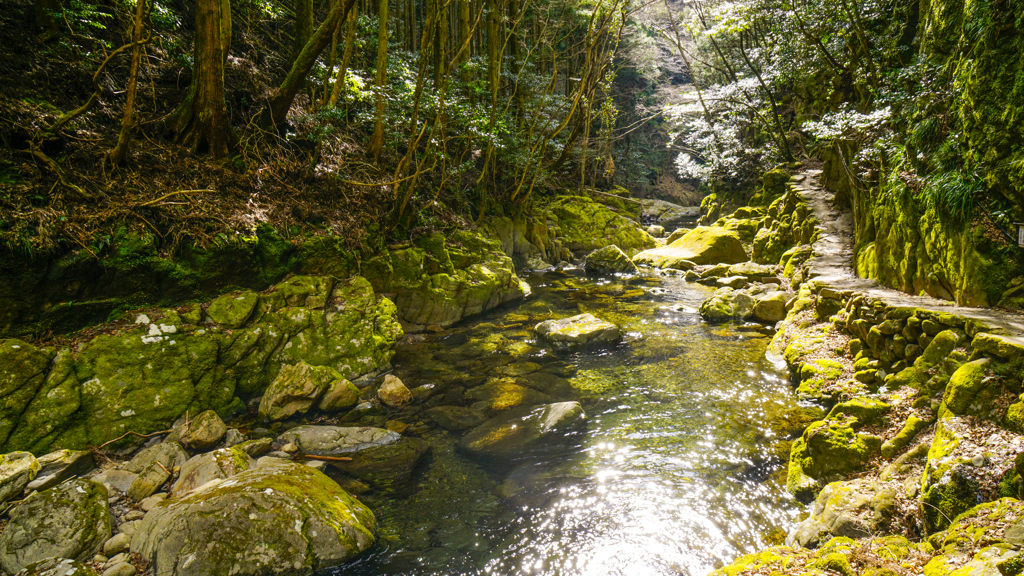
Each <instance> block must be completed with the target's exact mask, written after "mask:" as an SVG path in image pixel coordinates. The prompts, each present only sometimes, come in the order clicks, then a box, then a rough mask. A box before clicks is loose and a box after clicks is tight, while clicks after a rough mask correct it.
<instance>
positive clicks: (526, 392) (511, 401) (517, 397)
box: [466, 378, 553, 415]
mask: <svg viewBox="0 0 1024 576" xmlns="http://www.w3.org/2000/svg"><path fill="white" fill-rule="evenodd" d="M466 398H467V399H468V400H472V401H473V402H475V403H474V404H473V408H474V409H479V410H481V411H483V412H485V413H487V414H488V415H491V414H493V413H495V412H500V411H502V410H508V409H510V408H518V407H520V406H533V405H535V404H544V403H547V402H551V401H552V400H553V398H551V397H550V396H548V395H547V394H545V393H543V392H539V391H537V390H534V389H533V388H527V387H525V386H521V385H519V384H516V382H515V381H513V380H512V379H510V378H495V379H492V380H489V381H488V382H486V383H485V384H483V385H481V386H477V387H476V388H471V389H470V390H468V391H467V392H466Z"/></svg>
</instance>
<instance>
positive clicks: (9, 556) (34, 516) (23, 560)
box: [0, 479, 110, 574]
mask: <svg viewBox="0 0 1024 576" xmlns="http://www.w3.org/2000/svg"><path fill="white" fill-rule="evenodd" d="M9 515H10V519H11V520H10V524H8V525H7V526H6V527H5V528H4V531H3V532H2V533H0V568H2V569H3V570H4V572H6V573H8V574H14V573H16V572H18V571H19V570H21V569H22V568H24V567H26V566H28V565H29V564H32V563H34V562H38V561H40V560H45V559H47V558H70V559H72V560H82V561H84V560H88V559H90V558H92V556H93V554H96V553H97V552H99V551H100V548H101V547H102V546H103V543H104V542H106V541H107V540H108V539H109V538H110V510H109V508H108V505H107V489H106V488H104V487H103V485H102V484H98V483H96V482H92V481H90V480H81V479H80V480H72V481H71V482H66V483H64V484H61V485H60V486H57V487H56V488H51V489H49V490H44V491H43V492H37V493H35V494H33V495H31V496H29V497H28V498H27V499H26V500H25V501H24V502H22V503H21V504H19V505H17V506H15V507H14V508H13V509H12V510H11V511H10V514H9Z"/></svg>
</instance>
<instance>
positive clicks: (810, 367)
mask: <svg viewBox="0 0 1024 576" xmlns="http://www.w3.org/2000/svg"><path fill="white" fill-rule="evenodd" d="M845 370H846V367H845V366H843V364H842V363H841V362H839V361H837V360H832V359H830V358H815V359H814V360H811V361H809V362H801V363H800V367H799V369H798V371H797V379H798V380H799V382H800V383H799V384H798V385H797V389H796V393H797V395H798V396H800V397H801V398H804V399H814V400H822V399H830V398H832V397H833V396H834V395H835V392H834V391H833V390H832V389H831V388H832V385H833V384H835V383H836V381H837V380H839V377H840V376H842V375H843V372H844V371H845Z"/></svg>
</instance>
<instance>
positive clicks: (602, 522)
mask: <svg viewBox="0 0 1024 576" xmlns="http://www.w3.org/2000/svg"><path fill="white" fill-rule="evenodd" d="M528 281H530V283H531V285H533V286H534V289H535V292H534V293H535V296H534V297H533V298H531V299H530V300H529V301H527V302H525V303H523V304H521V305H519V306H517V307H515V308H513V309H506V310H503V311H500V312H497V313H493V314H491V315H489V316H487V317H485V318H483V319H482V320H480V321H477V322H473V323H469V324H467V325H465V326H462V327H460V328H458V329H456V330H453V331H449V332H447V333H444V334H443V335H440V336H429V337H424V338H422V339H419V341H417V342H415V343H412V344H408V345H405V346H403V349H402V350H401V351H400V353H399V354H398V356H396V360H395V365H396V371H397V372H398V373H399V376H400V377H402V378H403V380H405V381H406V382H410V383H416V384H422V383H426V382H432V383H435V384H436V385H437V387H438V388H439V391H438V393H437V394H436V395H435V397H436V398H444V402H445V403H460V402H461V403H463V404H465V403H466V400H465V398H466V397H465V396H464V394H465V390H466V389H469V388H472V387H473V386H477V385H479V384H482V383H483V382H485V381H487V382H490V381H492V380H493V379H499V378H503V379H512V380H515V381H516V382H520V383H523V384H524V385H526V386H530V387H531V388H533V389H538V387H540V388H541V389H543V390H545V391H546V393H550V394H551V395H552V396H553V397H566V396H568V397H573V398H577V399H579V400H580V402H581V403H583V405H584V407H585V409H586V411H587V414H588V415H589V432H588V433H587V434H586V435H585V436H584V437H582V438H581V440H580V441H579V444H578V445H577V446H575V449H574V450H572V451H570V452H568V453H559V454H558V455H557V456H554V455H549V456H546V457H544V458H541V459H534V460H532V461H521V462H517V463H514V464H510V465H507V466H501V467H496V466H493V465H491V466H483V465H480V464H478V463H474V462H471V461H468V460H466V459H465V458H464V457H462V456H461V455H459V454H456V453H455V451H454V447H453V446H454V443H455V442H456V441H457V440H458V437H457V435H453V434H450V433H448V432H445V431H443V430H434V431H431V432H430V433H428V435H427V436H426V437H425V438H426V439H427V440H428V441H430V442H431V443H432V444H433V445H434V446H435V456H434V459H433V461H432V463H431V464H430V465H429V467H428V469H427V470H426V471H425V472H424V474H423V476H422V478H421V479H420V482H419V485H418V486H417V487H416V489H415V490H414V491H413V492H412V494H411V495H409V496H403V497H387V496H382V495H374V494H370V495H366V496H361V498H362V499H364V501H366V502H367V504H368V505H370V506H371V507H372V508H373V509H374V512H375V513H376V514H377V517H378V520H379V522H380V536H381V538H380V543H379V544H378V545H377V546H376V547H375V549H374V550H373V552H372V553H371V554H370V555H368V556H366V557H364V558H362V559H361V560H359V561H358V562H356V563H355V564H353V565H349V566H345V567H342V568H341V569H340V570H335V571H334V572H335V573H339V574H340V573H344V574H403V575H406V574H416V575H420V574H422V575H435V574H436V575H442V574H443V575H453V574H467V575H470V574H473V575H478V574H537V575H551V576H556V575H557V576H570V575H580V576H586V575H634V574H636V575H640V574H643V575H645V576H647V575H658V574H665V575H670V574H686V575H698V574H705V573H707V572H708V571H710V570H712V569H713V568H715V567H716V566H719V565H721V563H722V562H728V561H730V560H731V559H733V558H735V557H736V556H738V555H740V554H742V553H745V552H749V551H753V550H755V549H757V548H760V547H763V546H764V545H766V544H772V543H775V542H777V541H778V540H779V539H780V538H781V536H782V535H783V534H784V532H785V529H786V528H787V527H788V526H789V525H790V524H791V523H792V522H793V521H794V519H795V518H796V515H797V514H798V510H799V509H798V506H797V505H796V503H795V502H794V501H793V500H792V499H791V498H790V497H789V496H788V494H786V492H785V488H784V482H785V479H784V476H783V468H784V465H785V458H786V455H787V454H788V448H789V442H788V441H789V439H790V438H792V437H793V435H794V434H796V433H798V432H799V430H801V429H802V428H803V427H804V426H805V425H806V424H807V422H808V421H809V419H810V418H811V417H812V416H813V415H814V413H813V412H814V411H813V410H812V409H809V408H806V407H802V406H800V405H799V404H798V403H797V401H796V399H795V397H794V396H793V395H792V394H791V392H790V390H789V386H788V383H787V382H786V379H785V374H784V373H783V372H781V371H780V370H779V369H778V367H776V366H775V365H773V364H772V363H771V362H769V361H768V360H766V359H765V357H764V350H765V347H766V345H767V343H768V340H769V336H768V335H767V334H765V333H764V330H763V328H761V327H750V328H751V329H750V331H743V332H741V331H739V330H737V327H735V326H732V327H709V326H707V325H705V324H704V323H702V322H701V320H700V316H699V315H698V314H697V313H696V307H697V306H698V305H699V303H700V302H701V300H703V299H704V298H705V297H706V296H707V293H708V291H707V290H706V289H704V288H703V287H699V286H693V285H687V284H686V283H684V282H682V281H681V280H679V279H678V278H671V277H670V278H657V279H649V280H639V281H634V282H633V283H625V282H620V281H615V280H604V281H599V282H588V281H586V280H582V279H576V278H571V277H565V276H560V275H556V274H549V275H547V276H543V277H534V278H531V279H529V280H528ZM582 312H591V313H594V314H595V315H597V316H599V317H602V318H605V319H608V320H610V321H612V322H616V323H618V324H620V325H621V326H622V327H623V328H624V332H625V333H626V334H627V335H628V336H627V338H626V339H625V341H624V342H623V344H622V345H620V346H618V347H616V348H615V349H612V350H606V351H602V352H591V353H579V354H574V355H570V356H558V355H554V354H551V353H550V352H549V351H548V350H547V349H545V348H544V347H542V346H539V345H538V344H537V342H535V341H534V339H533V336H532V332H531V328H532V326H533V325H534V324H535V323H536V322H539V321H541V320H544V319H546V318H549V317H553V316H558V317H561V316H567V315H571V314H576V313H582ZM435 403H436V402H435Z"/></svg>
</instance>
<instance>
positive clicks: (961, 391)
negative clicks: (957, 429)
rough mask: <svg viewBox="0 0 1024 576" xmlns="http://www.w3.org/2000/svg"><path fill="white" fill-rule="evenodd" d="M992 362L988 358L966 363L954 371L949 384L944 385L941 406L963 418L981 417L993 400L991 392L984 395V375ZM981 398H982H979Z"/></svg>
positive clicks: (941, 411) (940, 413)
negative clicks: (967, 416)
mask: <svg viewBox="0 0 1024 576" xmlns="http://www.w3.org/2000/svg"><path fill="white" fill-rule="evenodd" d="M991 363H992V361H991V360H990V359H988V358H982V359H980V360H975V361H973V362H968V363H966V364H964V365H962V366H960V367H959V368H957V369H956V372H953V375H952V376H951V377H950V379H949V383H948V384H946V390H945V393H944V394H943V397H942V406H943V407H944V408H945V410H948V411H950V412H952V413H953V414H956V415H957V416H965V415H968V414H975V415H981V414H982V413H984V412H988V410H987V408H988V402H987V401H991V400H993V399H994V398H993V395H992V393H991V392H993V391H989V392H990V393H988V394H984V393H983V391H984V389H985V384H986V383H987V381H986V379H985V378H986V374H987V372H988V370H989V366H990V365H991ZM995 392H996V394H1001V393H1002V390H997V391H995ZM979 396H982V398H979ZM942 413H943V409H942V408H940V410H939V416H940V417H941V416H942Z"/></svg>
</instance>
